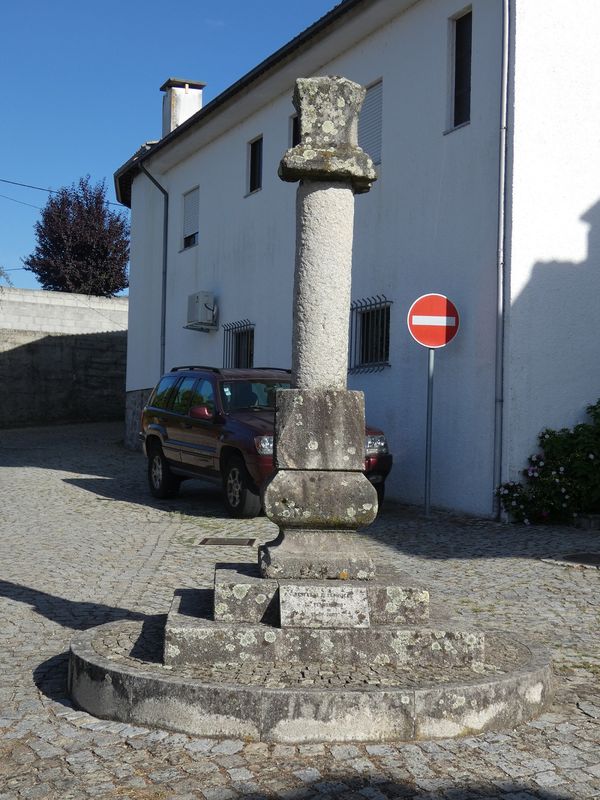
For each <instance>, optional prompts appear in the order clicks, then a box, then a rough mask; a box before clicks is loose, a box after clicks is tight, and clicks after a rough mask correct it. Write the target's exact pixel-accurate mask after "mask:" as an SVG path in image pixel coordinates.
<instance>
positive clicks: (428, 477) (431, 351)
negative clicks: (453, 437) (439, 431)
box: [425, 348, 435, 517]
mask: <svg viewBox="0 0 600 800" xmlns="http://www.w3.org/2000/svg"><path fill="white" fill-rule="evenodd" d="M434 360H435V350H434V349H433V348H429V368H428V374H427V436H426V444H425V516H426V517H428V516H429V514H430V502H431V432H432V427H433V425H432V421H433V366H434Z"/></svg>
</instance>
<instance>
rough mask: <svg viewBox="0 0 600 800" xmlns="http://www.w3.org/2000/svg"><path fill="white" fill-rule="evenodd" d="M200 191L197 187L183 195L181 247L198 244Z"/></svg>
mask: <svg viewBox="0 0 600 800" xmlns="http://www.w3.org/2000/svg"><path fill="white" fill-rule="evenodd" d="M199 221H200V191H199V189H198V187H196V188H195V189H192V191H191V192H186V194H184V195H183V247H184V249H185V248H186V247H193V245H195V244H198V227H199Z"/></svg>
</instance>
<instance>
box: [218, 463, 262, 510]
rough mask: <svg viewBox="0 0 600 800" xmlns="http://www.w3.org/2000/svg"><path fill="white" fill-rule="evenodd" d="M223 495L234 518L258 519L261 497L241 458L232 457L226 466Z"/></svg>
mask: <svg viewBox="0 0 600 800" xmlns="http://www.w3.org/2000/svg"><path fill="white" fill-rule="evenodd" d="M223 495H224V498H225V506H226V507H227V511H228V512H229V514H230V515H231V516H232V517H257V516H258V515H259V514H260V510H261V507H262V504H261V502H260V497H259V495H258V494H257V493H256V489H255V488H254V486H253V484H252V480H251V478H250V476H249V475H248V470H247V469H246V465H245V464H244V460H243V459H242V458H241V457H240V456H232V457H231V458H230V459H229V460H228V461H227V463H226V464H225V470H224V472H223Z"/></svg>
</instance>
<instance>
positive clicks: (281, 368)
mask: <svg viewBox="0 0 600 800" xmlns="http://www.w3.org/2000/svg"><path fill="white" fill-rule="evenodd" d="M252 369H274V370H276V371H277V372H290V373H291V371H292V370H291V369H285V367H252Z"/></svg>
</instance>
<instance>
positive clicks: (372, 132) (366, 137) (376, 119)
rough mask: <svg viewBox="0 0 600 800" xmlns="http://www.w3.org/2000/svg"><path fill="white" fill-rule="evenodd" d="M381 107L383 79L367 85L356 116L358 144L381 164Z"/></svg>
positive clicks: (376, 162)
mask: <svg viewBox="0 0 600 800" xmlns="http://www.w3.org/2000/svg"><path fill="white" fill-rule="evenodd" d="M382 108H383V81H378V82H377V83H374V84H373V86H369V88H368V89H367V94H366V96H365V101H364V103H363V106H362V109H361V112H360V117H359V118H358V144H359V145H360V146H361V147H362V149H363V150H364V151H365V153H368V154H369V155H370V156H371V158H372V159H373V163H374V164H381V123H382Z"/></svg>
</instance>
